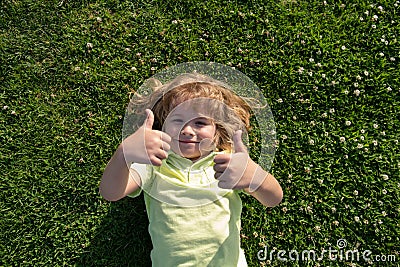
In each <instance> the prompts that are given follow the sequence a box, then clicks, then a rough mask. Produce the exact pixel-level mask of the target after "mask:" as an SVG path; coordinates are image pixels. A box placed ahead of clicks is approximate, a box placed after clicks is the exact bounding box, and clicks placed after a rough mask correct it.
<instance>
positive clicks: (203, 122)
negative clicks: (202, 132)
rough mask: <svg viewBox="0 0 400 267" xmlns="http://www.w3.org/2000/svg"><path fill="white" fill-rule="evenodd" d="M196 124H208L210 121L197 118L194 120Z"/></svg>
mask: <svg viewBox="0 0 400 267" xmlns="http://www.w3.org/2000/svg"><path fill="white" fill-rule="evenodd" d="M195 124H196V125H197V126H207V125H210V124H211V123H210V122H209V121H208V120H198V121H196V122H195Z"/></svg>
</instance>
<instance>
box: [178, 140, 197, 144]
mask: <svg viewBox="0 0 400 267" xmlns="http://www.w3.org/2000/svg"><path fill="white" fill-rule="evenodd" d="M178 141H179V143H184V144H199V143H200V142H198V141H193V140H178Z"/></svg>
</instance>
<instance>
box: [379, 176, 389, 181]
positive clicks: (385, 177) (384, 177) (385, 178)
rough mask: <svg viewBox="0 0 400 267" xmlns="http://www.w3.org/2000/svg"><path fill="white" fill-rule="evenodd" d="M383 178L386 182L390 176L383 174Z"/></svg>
mask: <svg viewBox="0 0 400 267" xmlns="http://www.w3.org/2000/svg"><path fill="white" fill-rule="evenodd" d="M381 177H382V179H383V180H384V181H387V180H389V176H388V175H387V174H381Z"/></svg>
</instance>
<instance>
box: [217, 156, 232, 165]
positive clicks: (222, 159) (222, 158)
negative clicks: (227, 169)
mask: <svg viewBox="0 0 400 267" xmlns="http://www.w3.org/2000/svg"><path fill="white" fill-rule="evenodd" d="M230 159H231V155H230V154H219V155H216V156H215V157H214V162H215V164H221V163H225V162H229V161H230Z"/></svg>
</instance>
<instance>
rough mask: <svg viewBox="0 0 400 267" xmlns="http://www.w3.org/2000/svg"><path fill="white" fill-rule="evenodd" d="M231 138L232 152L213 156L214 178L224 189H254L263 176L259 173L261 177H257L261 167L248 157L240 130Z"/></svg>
mask: <svg viewBox="0 0 400 267" xmlns="http://www.w3.org/2000/svg"><path fill="white" fill-rule="evenodd" d="M232 139H233V148H234V153H233V154H220V155H216V156H215V158H214V162H215V165H214V170H215V178H216V179H217V180H219V183H218V186H219V187H220V188H225V189H247V190H250V191H254V190H256V189H257V187H258V186H259V185H260V184H261V183H262V181H263V180H264V178H265V176H263V174H261V176H263V177H258V176H259V174H260V169H261V167H260V166H258V164H256V163H255V162H254V161H253V160H251V158H250V157H249V154H248V153H247V148H246V146H245V145H244V144H243V141H242V131H241V130H239V131H236V132H235V134H234V135H233V138H232ZM260 179H262V181H260ZM260 182H261V183H260Z"/></svg>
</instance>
